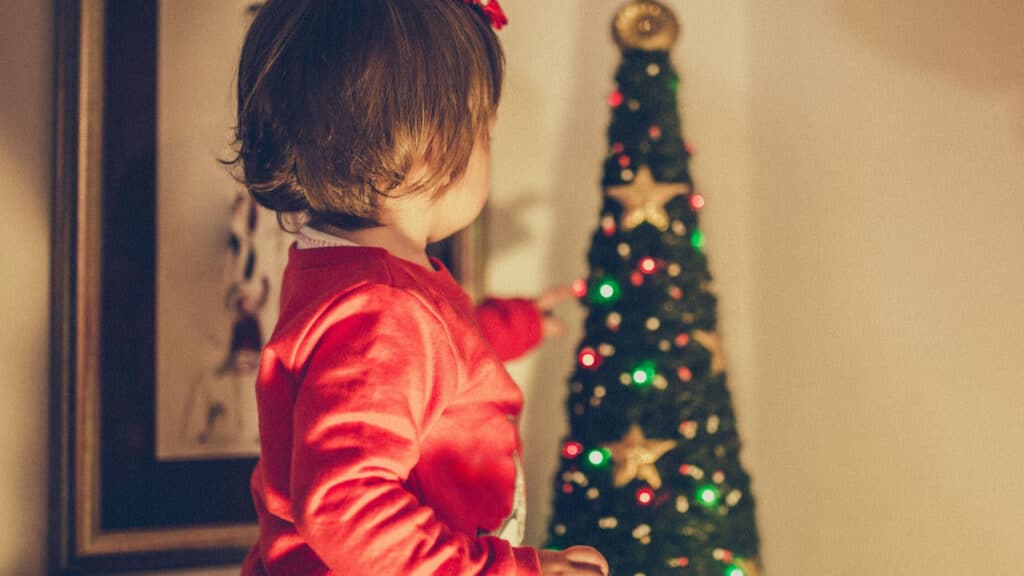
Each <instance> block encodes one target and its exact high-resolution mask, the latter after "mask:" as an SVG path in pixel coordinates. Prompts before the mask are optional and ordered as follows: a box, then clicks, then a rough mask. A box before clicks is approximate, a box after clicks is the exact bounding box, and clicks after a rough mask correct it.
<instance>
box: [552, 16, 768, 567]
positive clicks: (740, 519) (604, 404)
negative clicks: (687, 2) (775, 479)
mask: <svg viewBox="0 0 1024 576" xmlns="http://www.w3.org/2000/svg"><path fill="white" fill-rule="evenodd" d="M613 32H614V36H615V40H616V42H617V43H618V44H619V46H620V47H621V48H622V56H623V59H622V63H621V65H620V67H619V69H618V72H617V73H616V77H615V79H616V82H617V84H618V86H617V88H616V90H615V91H614V92H613V93H612V94H611V96H610V98H609V105H610V106H611V108H612V122H611V126H610V128H609V130H608V135H609V144H610V146H609V153H608V158H607V160H606V161H605V165H604V180H603V183H602V184H603V186H604V191H605V199H604V206H603V209H602V214H601V220H600V225H599V227H598V229H597V231H596V232H595V233H594V236H593V244H592V247H591V250H590V254H589V263H590V275H589V277H588V278H587V279H586V280H585V281H579V282H578V283H577V295H578V296H579V297H580V299H581V300H582V302H583V303H584V304H585V305H586V306H587V307H588V308H589V314H588V316H587V320H586V324H585V335H584V337H583V340H582V342H581V343H580V345H579V349H578V366H577V367H576V370H575V373H574V374H573V376H572V378H571V380H570V383H569V384H570V391H569V399H568V409H569V422H570V432H569V436H568V437H567V438H566V439H565V441H564V443H563V448H562V460H561V465H560V469H559V471H558V473H557V476H556V478H555V494H556V496H555V505H554V514H553V517H552V520H551V524H550V544H551V545H552V547H556V548H565V547H569V546H572V545H576V544H586V545H590V546H594V547H596V548H597V549H598V550H600V551H601V552H602V553H604V554H605V556H606V557H607V558H608V560H609V562H610V563H611V565H612V573H613V574H614V575H616V576H634V575H636V574H643V575H645V576H660V575H666V576H667V575H672V576H680V575H692V576H743V575H746V576H754V574H755V573H756V571H757V555H758V536H757V528H756V525H755V520H754V501H753V498H752V497H751V494H750V478H749V476H748V475H747V473H746V472H745V471H744V469H743V468H742V466H741V465H740V461H739V451H740V440H739V435H738V433H737V428H736V418H735V414H734V411H733V407H732V401H731V399H730V396H729V391H728V389H727V388H726V375H725V368H724V365H723V361H722V356H721V351H720V347H719V343H718V337H717V330H716V312H715V307H716V299H715V296H714V295H713V294H712V293H711V292H710V281H711V277H710V275H709V273H708V266H707V260H706V258H705V255H704V250H703V248H704V240H703V235H702V234H701V230H700V227H699V223H698V214H699V212H700V209H701V207H702V206H703V204H704V199H703V197H701V196H700V195H698V194H696V193H695V192H694V190H693V184H692V181H691V179H690V173H689V152H688V151H687V147H686V144H685V142H684V141H683V137H682V130H681V126H680V121H679V114H678V111H677V100H676V99H677V92H678V88H679V78H678V76H677V75H676V73H675V71H674V70H673V68H672V65H671V63H670V62H669V53H668V50H669V48H670V47H671V46H672V44H673V43H674V42H675V40H676V38H677V37H678V33H679V26H678V23H677V21H676V19H675V17H674V16H673V15H672V13H671V12H670V11H669V10H668V9H667V8H666V7H665V6H663V5H661V4H659V3H657V2H655V1H653V0H636V1H634V2H631V3H629V4H627V5H626V6H625V7H623V8H622V9H621V10H620V11H619V12H618V14H617V15H616V18H615V21H614V23H613Z"/></svg>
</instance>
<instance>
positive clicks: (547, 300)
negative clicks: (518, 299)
mask: <svg viewBox="0 0 1024 576" xmlns="http://www.w3.org/2000/svg"><path fill="white" fill-rule="evenodd" d="M574 297H575V293H574V292H573V291H572V286H569V285H567V286H557V287H555V288H552V289H550V290H548V291H546V292H544V293H543V294H541V295H540V296H538V297H537V300H536V302H537V308H539V309H540V310H541V311H547V310H551V309H552V308H554V307H555V306H556V305H557V304H558V303H559V302H561V301H562V300H568V299H569V298H574Z"/></svg>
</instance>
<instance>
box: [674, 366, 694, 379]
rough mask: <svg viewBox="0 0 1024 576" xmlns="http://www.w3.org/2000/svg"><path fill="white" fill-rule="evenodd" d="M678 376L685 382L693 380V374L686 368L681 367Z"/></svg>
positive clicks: (677, 372)
mask: <svg viewBox="0 0 1024 576" xmlns="http://www.w3.org/2000/svg"><path fill="white" fill-rule="evenodd" d="M676 376H679V379H680V380H682V381H683V382H689V381H690V380H693V372H692V371H691V370H690V369H689V368H687V367H686V366H680V367H679V370H676Z"/></svg>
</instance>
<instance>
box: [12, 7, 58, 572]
mask: <svg viewBox="0 0 1024 576" xmlns="http://www.w3.org/2000/svg"><path fill="white" fill-rule="evenodd" d="M52 20H53V18H52V16H51V8H50V2H48V1H38V2H14V1H8V2H3V3H2V4H0V85H2V88H0V207H2V208H0V210H2V214H3V224H2V225H0V266H2V267H3V270H4V271H5V272H4V280H3V282H0V323H2V328H0V382H2V386H3V392H2V395H0V437H2V438H4V442H3V449H2V450H0V470H2V471H3V472H2V473H0V510H3V511H4V512H3V514H4V517H5V518H7V521H5V522H3V523H0V574H33V573H39V572H41V570H42V566H43V563H44V560H45V558H46V535H47V529H46V498H47V491H46V482H47V465H46V457H45V455H46V453H47V426H48V424H47V423H48V417H47V416H48V414H47V398H48V395H47V387H48V381H49V379H48V373H47V347H48V346H49V301H48V298H49V291H48V289H47V286H48V285H49V272H50V270H49V266H50V263H49V250H50V248H49V246H50V244H49V242H50V236H49V234H50V184H51V177H50V174H51V166H52V154H53V151H52V141H53V139H52V136H51V125H52V120H51V115H52V109H53V107H52V103H51V101H52V85H53V83H52V75H53V71H52V62H53V58H52V52H53V50H52V38H53V36H52V33H51V24H52Z"/></svg>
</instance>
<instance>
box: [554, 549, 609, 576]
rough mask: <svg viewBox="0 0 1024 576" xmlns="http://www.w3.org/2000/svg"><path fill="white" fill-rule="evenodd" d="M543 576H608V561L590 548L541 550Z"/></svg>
mask: <svg viewBox="0 0 1024 576" xmlns="http://www.w3.org/2000/svg"><path fill="white" fill-rule="evenodd" d="M538 555H539V556H540V573H541V575H542V576H608V561H607V560H605V559H604V556H602V555H601V553H600V552H598V551H597V550H595V549H593V548H591V547H590V546H573V547H572V548H566V549H565V550H539V551H538Z"/></svg>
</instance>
